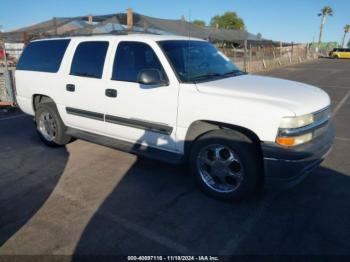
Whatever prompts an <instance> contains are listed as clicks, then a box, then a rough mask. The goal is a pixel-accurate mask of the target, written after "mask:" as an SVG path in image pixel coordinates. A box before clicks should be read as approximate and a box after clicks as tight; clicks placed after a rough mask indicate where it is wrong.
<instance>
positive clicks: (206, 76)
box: [191, 73, 222, 81]
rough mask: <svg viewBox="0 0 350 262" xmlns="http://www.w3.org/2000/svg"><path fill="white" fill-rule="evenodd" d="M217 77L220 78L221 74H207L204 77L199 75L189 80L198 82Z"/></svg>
mask: <svg viewBox="0 0 350 262" xmlns="http://www.w3.org/2000/svg"><path fill="white" fill-rule="evenodd" d="M218 76H222V74H219V73H207V74H205V75H199V76H196V77H193V78H192V79H191V80H192V81H198V80H201V79H205V78H208V77H218Z"/></svg>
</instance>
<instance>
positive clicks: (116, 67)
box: [112, 42, 167, 82]
mask: <svg viewBox="0 0 350 262" xmlns="http://www.w3.org/2000/svg"><path fill="white" fill-rule="evenodd" d="M145 69H155V70H158V71H159V72H160V74H161V77H162V78H163V80H166V79H167V77H166V74H165V71H164V69H163V67H162V65H161V63H160V61H159V59H158V57H157V55H156V54H155V52H154V51H153V49H152V48H151V47H150V46H149V45H147V44H145V43H141V42H120V43H119V44H118V48H117V52H116V54H115V58H114V63H113V73H112V80H117V81H126V82H137V80H138V75H139V73H140V72H141V71H142V70H145Z"/></svg>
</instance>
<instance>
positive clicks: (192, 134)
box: [184, 120, 264, 172]
mask: <svg viewBox="0 0 350 262" xmlns="http://www.w3.org/2000/svg"><path fill="white" fill-rule="evenodd" d="M222 129H229V130H234V131H238V132H240V133H242V134H244V135H245V136H247V137H248V138H249V139H250V140H252V142H253V144H254V146H255V147H256V149H257V154H258V158H259V159H260V160H261V161H260V165H261V168H262V172H264V171H263V170H264V164H263V153H262V149H261V141H260V139H259V137H258V135H257V134H256V133H255V132H253V131H252V130H250V129H248V128H245V127H242V126H238V125H233V124H228V123H224V122H216V121H210V120H197V121H195V122H193V123H192V124H191V125H190V127H189V128H188V131H187V133H186V138H185V143H184V155H185V157H186V159H188V156H189V154H190V151H191V148H192V145H193V143H194V142H195V141H196V140H197V139H198V138H199V137H201V136H203V135H204V134H206V133H208V132H211V131H214V130H222Z"/></svg>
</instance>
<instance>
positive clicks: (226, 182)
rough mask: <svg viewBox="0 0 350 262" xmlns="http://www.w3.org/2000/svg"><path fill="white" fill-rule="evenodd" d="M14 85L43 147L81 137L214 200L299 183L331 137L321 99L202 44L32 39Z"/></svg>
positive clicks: (325, 100) (142, 38)
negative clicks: (145, 160)
mask: <svg viewBox="0 0 350 262" xmlns="http://www.w3.org/2000/svg"><path fill="white" fill-rule="evenodd" d="M15 77H16V83H17V88H16V90H17V101H18V104H19V106H20V108H21V109H22V110H23V111H24V112H25V113H27V114H29V115H33V116H34V117H35V122H36V126H37V131H38V134H39V136H40V137H41V139H42V140H43V141H44V142H45V143H46V144H47V145H49V146H64V145H66V144H67V143H69V142H71V141H72V138H80V139H84V140H88V141H92V142H94V143H98V144H102V145H106V146H109V147H113V148H117V149H120V150H124V151H127V152H131V153H135V154H139V155H143V156H147V157H151V158H154V159H157V160H161V161H165V162H170V163H184V162H187V163H189V165H190V167H191V170H192V173H193V175H194V177H195V179H196V180H197V182H198V184H199V186H200V187H201V188H202V189H203V190H204V191H206V192H207V193H209V194H210V195H212V196H215V197H218V198H221V199H238V198H244V197H246V196H248V195H251V194H253V193H254V192H255V191H256V190H257V189H258V188H259V187H260V186H261V185H264V184H265V185H268V184H276V183H278V184H288V185H291V184H295V183H297V182H298V181H300V180H301V179H302V178H303V177H304V176H305V174H307V173H308V172H310V171H311V170H312V169H314V168H315V167H317V166H318V165H319V164H320V163H321V161H322V160H323V159H324V157H325V156H326V154H327V153H328V152H329V150H330V148H331V145H332V141H333V137H334V128H333V125H332V124H331V123H330V115H331V113H330V99H329V96H328V95H327V94H326V93H325V92H324V91H322V90H321V89H319V88H317V87H314V86H309V85H306V84H302V83H297V82H293V81H287V80H282V79H276V78H270V77H262V76H255V75H249V74H246V73H244V72H242V71H241V70H239V69H238V68H237V67H236V66H235V65H234V64H233V63H232V62H231V60H230V59H228V58H227V57H226V56H225V55H224V54H222V53H221V52H220V51H218V50H217V49H216V48H215V47H214V46H213V45H211V44H210V43H208V42H206V41H203V40H200V39H191V40H189V39H188V37H176V36H165V35H163V36H156V35H146V34H142V35H137V34H134V35H126V36H90V37H71V38H60V39H48V40H37V41H33V42H31V43H30V44H29V45H28V47H27V48H26V49H25V50H24V52H23V54H22V56H21V58H20V61H19V64H18V66H17V70H16V74H15ZM43 164H44V163H43ZM116 164H117V163H116ZM164 175H166V174H164Z"/></svg>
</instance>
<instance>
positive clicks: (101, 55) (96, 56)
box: [70, 41, 108, 78]
mask: <svg viewBox="0 0 350 262" xmlns="http://www.w3.org/2000/svg"><path fill="white" fill-rule="evenodd" d="M107 49H108V42H101V41H91V42H83V43H80V44H79V45H78V47H77V49H76V50H75V53H74V57H73V61H72V66H71V69H70V74H71V75H76V76H85V77H93V78H101V77H102V72H103V65H104V62H105V58H106V54H107Z"/></svg>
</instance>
